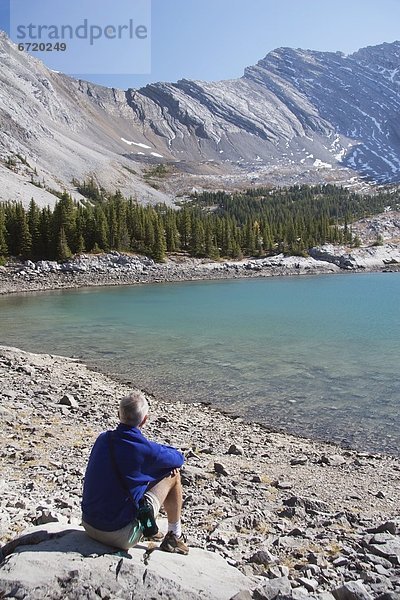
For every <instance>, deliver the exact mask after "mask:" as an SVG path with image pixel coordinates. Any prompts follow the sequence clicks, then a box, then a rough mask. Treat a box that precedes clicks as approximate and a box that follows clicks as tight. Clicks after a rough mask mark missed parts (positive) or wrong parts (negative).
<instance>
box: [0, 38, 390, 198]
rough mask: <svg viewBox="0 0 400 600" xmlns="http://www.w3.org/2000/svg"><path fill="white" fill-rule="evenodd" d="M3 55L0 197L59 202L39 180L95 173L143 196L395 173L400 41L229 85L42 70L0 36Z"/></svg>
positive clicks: (281, 52)
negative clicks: (84, 77)
mask: <svg viewBox="0 0 400 600" xmlns="http://www.w3.org/2000/svg"><path fill="white" fill-rule="evenodd" d="M0 59H1V60H0V90H1V95H0V124H1V128H0V161H1V162H0V190H1V194H2V199H8V198H11V197H20V198H21V199H26V197H29V198H30V195H34V194H39V195H41V196H43V198H41V200H42V202H46V200H47V201H48V198H53V200H54V197H52V196H51V195H50V194H49V192H47V191H46V190H45V189H44V188H39V187H38V186H37V184H38V183H39V182H43V180H44V182H45V185H46V186H47V187H48V188H55V189H62V188H66V189H68V190H71V189H73V184H72V180H73V179H74V178H76V179H80V180H82V179H83V178H88V177H90V176H93V177H94V178H95V179H96V181H97V182H98V183H99V184H100V185H102V186H103V187H104V188H106V189H107V190H114V189H115V188H116V187H118V188H120V189H121V190H122V191H123V192H124V193H125V194H134V195H136V196H137V197H138V198H139V199H140V200H143V201H145V202H157V201H160V200H167V201H168V200H171V199H172V198H173V196H175V195H176V194H177V193H185V192H187V191H190V190H191V189H192V188H193V187H197V188H199V187H203V188H208V189H215V188H228V189H229V188H233V187H239V186H242V187H243V186H249V185H250V184H255V183H256V184H261V183H263V184H272V185H286V184H293V183H317V182H318V183H319V182H334V183H345V184H348V185H355V186H356V185H358V184H360V182H366V181H367V182H371V183H379V184H382V183H397V182H399V181H400V121H399V109H400V94H399V93H400V42H394V43H391V44H387V43H385V44H382V45H379V46H374V47H368V48H363V49H361V50H359V51H358V52H355V53H354V54H352V55H350V56H345V55H344V54H342V53H340V52H337V53H331V52H316V51H310V50H294V49H290V48H280V49H277V50H274V51H273V52H270V53H269V54H267V56H266V57H265V58H264V59H262V60H260V61H259V62H258V63H257V65H254V66H251V67H248V68H247V69H246V70H245V72H244V75H243V77H241V78H239V79H236V80H228V81H221V82H211V83H207V82H199V81H189V80H186V79H185V80H181V81H178V82H177V83H155V84H151V85H147V86H146V87H144V88H142V89H139V90H133V89H129V90H127V91H122V90H117V89H109V88H105V87H101V86H98V85H95V84H92V83H88V82H85V81H80V80H75V79H72V78H70V77H67V76H65V75H63V74H60V73H55V72H53V71H50V70H49V69H47V68H46V67H45V66H44V65H43V63H41V62H40V61H38V60H37V59H35V58H32V57H31V56H29V55H27V54H26V53H21V52H19V51H18V49H17V47H16V46H15V45H14V44H13V43H12V42H10V40H9V39H8V38H7V36H6V35H5V34H0ZM16 155H19V157H20V158H18V157H16ZM10 156H12V157H13V159H12V164H8V168H7V167H6V165H5V161H7V159H8V161H10ZM25 158H26V162H27V164H24V163H25ZM13 162H16V165H14V164H13ZM160 164H165V165H166V168H165V169H162V170H160V169H157V168H155V167H157V166H158V165H160ZM35 168H36V171H35V173H36V172H37V176H36V174H32V171H34V169H35ZM31 179H33V181H34V183H36V185H34V184H32V183H30V180H31ZM364 185H365V183H364ZM74 195H75V196H77V194H74Z"/></svg>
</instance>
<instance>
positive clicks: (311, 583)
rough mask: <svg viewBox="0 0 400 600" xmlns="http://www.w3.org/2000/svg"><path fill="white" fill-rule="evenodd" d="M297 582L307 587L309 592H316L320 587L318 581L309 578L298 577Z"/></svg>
mask: <svg viewBox="0 0 400 600" xmlns="http://www.w3.org/2000/svg"><path fill="white" fill-rule="evenodd" d="M296 581H298V582H299V583H300V585H302V586H303V587H305V588H306V590H307V591H308V592H315V590H316V589H317V587H318V581H317V580H316V579H310V578H308V577H296Z"/></svg>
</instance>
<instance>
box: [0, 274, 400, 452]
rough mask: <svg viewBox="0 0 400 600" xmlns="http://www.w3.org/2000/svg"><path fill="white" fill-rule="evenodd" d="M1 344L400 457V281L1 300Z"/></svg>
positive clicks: (284, 282)
mask: <svg viewBox="0 0 400 600" xmlns="http://www.w3.org/2000/svg"><path fill="white" fill-rule="evenodd" d="M0 343H2V344H6V345H13V346H17V347H20V348H23V349H25V350H30V351H37V352H50V353H56V354H63V355H69V356H72V355H74V356H80V357H82V358H84V360H85V361H86V362H87V363H88V364H89V365H91V366H96V367H98V368H99V369H100V370H103V371H106V372H110V373H113V374H116V375H119V376H121V377H122V378H123V379H124V380H126V379H129V380H130V381H132V382H135V383H137V384H139V385H141V386H142V387H144V388H146V389H148V390H151V391H154V392H156V393H158V394H162V395H164V396H165V397H167V398H169V399H172V400H173V399H181V400H189V401H208V402H211V403H213V404H214V405H217V406H219V407H223V408H224V409H228V410H230V411H232V412H234V413H235V414H240V415H243V416H244V417H246V418H248V419H251V420H258V421H260V422H262V423H264V424H265V425H267V426H269V427H271V428H276V429H283V430H285V431H289V432H293V433H298V434H301V435H306V436H310V437H316V438H321V439H326V440H332V441H336V442H339V443H341V444H344V445H350V446H352V447H357V448H359V449H363V450H367V451H384V452H390V453H392V454H399V448H400V418H399V408H400V373H399V358H400V275H399V274H396V273H376V274H362V275H359V274H357V275H355V274H344V275H334V276H313V277H300V278H274V279H272V278H270V279H250V280H245V279H244V280H232V281H213V282H193V283H182V284H157V285H145V286H132V287H119V288H97V289H96V288H92V289H85V290H74V291H64V292H51V293H43V294H37V295H32V294H28V295H20V296H9V297H0Z"/></svg>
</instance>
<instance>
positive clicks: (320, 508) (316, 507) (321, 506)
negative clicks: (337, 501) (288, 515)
mask: <svg viewBox="0 0 400 600" xmlns="http://www.w3.org/2000/svg"><path fill="white" fill-rule="evenodd" d="M283 504H284V505H285V506H289V507H297V506H300V507H303V508H304V509H305V510H306V512H311V513H314V512H324V513H329V512H331V510H330V506H329V504H327V502H323V501H322V500H315V499H314V498H301V497H299V496H291V497H290V498H286V499H285V500H283Z"/></svg>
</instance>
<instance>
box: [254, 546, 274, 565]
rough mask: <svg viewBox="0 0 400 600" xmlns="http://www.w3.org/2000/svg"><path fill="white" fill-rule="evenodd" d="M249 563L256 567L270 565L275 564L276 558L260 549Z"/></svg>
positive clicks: (267, 551)
mask: <svg viewBox="0 0 400 600" xmlns="http://www.w3.org/2000/svg"><path fill="white" fill-rule="evenodd" d="M249 561H250V562H251V563H255V564H257V565H270V564H275V563H276V562H277V561H278V558H277V557H276V556H274V555H273V554H271V552H270V551H269V550H266V549H260V550H257V552H255V553H254V554H253V555H252V556H251V558H250V559H249Z"/></svg>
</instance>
